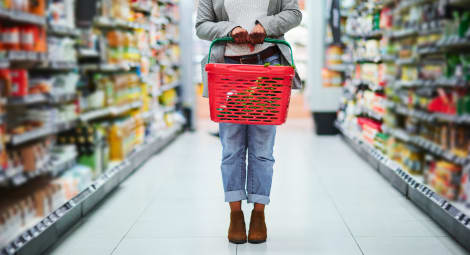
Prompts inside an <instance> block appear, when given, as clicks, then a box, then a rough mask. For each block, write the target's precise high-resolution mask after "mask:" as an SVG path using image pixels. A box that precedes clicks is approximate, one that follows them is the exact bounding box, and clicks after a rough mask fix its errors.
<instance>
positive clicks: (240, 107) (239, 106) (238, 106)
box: [233, 105, 246, 109]
mask: <svg viewBox="0 0 470 255" xmlns="http://www.w3.org/2000/svg"><path fill="white" fill-rule="evenodd" d="M233 107H235V108H239V109H245V108H246V107H245V106H242V105H235V106H233Z"/></svg>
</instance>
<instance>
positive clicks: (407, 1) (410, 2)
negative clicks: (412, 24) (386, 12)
mask: <svg viewBox="0 0 470 255" xmlns="http://www.w3.org/2000/svg"><path fill="white" fill-rule="evenodd" d="M433 1H435V0H404V1H401V2H400V4H398V6H397V8H396V10H395V11H396V12H397V13H402V12H403V11H406V10H408V9H410V8H411V7H413V6H415V5H420V4H425V3H431V2H433Z"/></svg>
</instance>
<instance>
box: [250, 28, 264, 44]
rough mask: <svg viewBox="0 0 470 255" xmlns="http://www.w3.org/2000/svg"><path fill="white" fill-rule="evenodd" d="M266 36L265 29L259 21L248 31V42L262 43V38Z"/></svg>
mask: <svg viewBox="0 0 470 255" xmlns="http://www.w3.org/2000/svg"><path fill="white" fill-rule="evenodd" d="M265 38H266V30H265V29H264V27H263V25H261V24H260V23H258V24H256V26H255V27H254V28H253V31H251V33H250V39H249V40H250V43H252V44H262V43H264V39H265Z"/></svg>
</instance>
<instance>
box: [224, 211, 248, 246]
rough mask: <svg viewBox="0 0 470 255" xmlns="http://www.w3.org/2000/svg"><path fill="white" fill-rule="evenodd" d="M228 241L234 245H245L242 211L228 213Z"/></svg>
mask: <svg viewBox="0 0 470 255" xmlns="http://www.w3.org/2000/svg"><path fill="white" fill-rule="evenodd" d="M228 240H229V241H230V242H232V243H235V244H243V243H246V226H245V216H244V215H243V211H238V212H231V213H230V227H229V229H228Z"/></svg>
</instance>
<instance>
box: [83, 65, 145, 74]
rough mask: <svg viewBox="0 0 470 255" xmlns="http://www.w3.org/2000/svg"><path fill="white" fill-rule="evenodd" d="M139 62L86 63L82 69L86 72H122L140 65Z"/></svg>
mask: <svg viewBox="0 0 470 255" xmlns="http://www.w3.org/2000/svg"><path fill="white" fill-rule="evenodd" d="M138 66H139V64H137V63H123V64H86V65H81V68H80V70H82V71H85V72H122V71H129V70H131V69H132V68H135V67H138Z"/></svg>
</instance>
